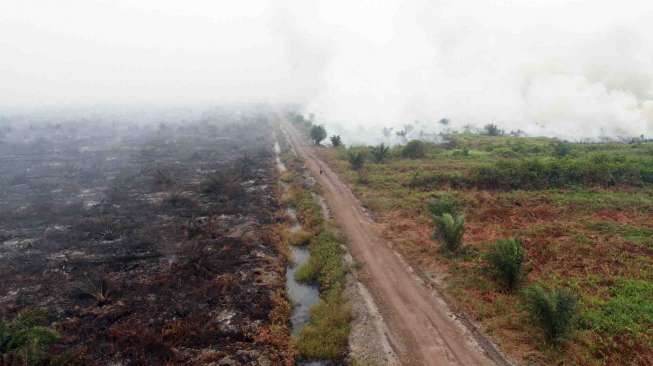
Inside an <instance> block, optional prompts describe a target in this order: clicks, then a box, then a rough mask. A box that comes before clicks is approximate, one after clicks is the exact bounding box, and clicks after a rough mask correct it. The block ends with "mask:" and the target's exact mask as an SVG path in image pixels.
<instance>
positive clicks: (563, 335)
mask: <svg viewBox="0 0 653 366" xmlns="http://www.w3.org/2000/svg"><path fill="white" fill-rule="evenodd" d="M525 295H526V300H527V303H528V309H529V310H530V312H531V315H532V316H533V318H534V319H535V321H536V322H537V323H538V324H539V325H540V326H541V327H542V328H543V329H544V332H545V335H546V339H547V341H549V342H550V343H552V344H556V345H557V344H560V343H562V342H563V341H565V340H566V339H567V337H568V336H569V335H570V334H571V332H572V331H573V329H574V327H575V323H576V319H577V317H578V298H577V297H576V296H575V295H574V294H572V293H571V292H570V291H569V290H566V289H558V290H554V291H547V290H545V289H543V288H542V287H540V286H538V285H534V286H532V287H529V288H528V289H526V291H525Z"/></svg>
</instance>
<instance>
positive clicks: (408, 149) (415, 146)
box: [401, 140, 426, 159]
mask: <svg viewBox="0 0 653 366" xmlns="http://www.w3.org/2000/svg"><path fill="white" fill-rule="evenodd" d="M424 155H426V147H425V146H424V142H422V141H420V140H411V141H409V142H408V143H407V144H406V146H404V148H403V149H401V156H402V157H404V158H409V159H420V158H423V157H424Z"/></svg>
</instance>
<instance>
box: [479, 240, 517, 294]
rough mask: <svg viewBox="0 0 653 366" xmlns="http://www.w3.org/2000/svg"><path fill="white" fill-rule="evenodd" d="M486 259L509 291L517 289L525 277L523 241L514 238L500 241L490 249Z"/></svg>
mask: <svg viewBox="0 0 653 366" xmlns="http://www.w3.org/2000/svg"><path fill="white" fill-rule="evenodd" d="M485 259H486V260H487V262H488V264H489V265H490V269H491V271H492V272H493V273H494V274H495V275H496V277H497V278H498V279H499V280H500V281H501V283H502V284H503V285H504V286H505V287H506V288H507V289H508V290H514V289H515V288H517V286H518V285H519V283H520V281H521V279H522V275H523V262H524V247H523V246H522V243H521V241H519V240H517V239H513V238H510V239H501V240H498V241H496V242H495V243H494V244H493V245H492V246H491V247H490V250H489V252H488V253H487V254H486V257H485Z"/></svg>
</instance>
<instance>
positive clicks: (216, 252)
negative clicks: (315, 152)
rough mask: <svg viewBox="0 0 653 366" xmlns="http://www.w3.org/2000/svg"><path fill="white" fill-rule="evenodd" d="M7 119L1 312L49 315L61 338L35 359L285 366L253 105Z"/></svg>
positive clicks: (270, 209)
mask: <svg viewBox="0 0 653 366" xmlns="http://www.w3.org/2000/svg"><path fill="white" fill-rule="evenodd" d="M7 126H11V127H9V128H5V130H4V131H5V133H4V134H3V135H4V138H3V141H2V143H0V160H1V161H2V163H1V164H0V275H1V276H2V279H3V281H2V282H0V317H2V318H4V319H6V321H9V320H11V319H15V318H16V316H18V314H25V312H26V311H33V310H35V309H38V310H41V311H43V312H44V314H45V319H43V320H42V321H41V323H42V325H44V326H47V327H49V328H51V329H53V330H54V331H56V333H58V335H59V337H58V340H57V341H56V342H54V343H53V344H51V345H49V346H48V348H47V354H49V355H46V354H42V355H35V359H36V360H37V361H36V363H39V362H41V361H39V360H42V362H41V363H43V364H48V363H50V364H53V363H57V362H58V363H60V364H80V365H81V364H83V365H107V364H124V365H144V364H210V363H212V362H216V364H220V365H222V364H225V365H231V364H249V363H254V364H285V363H288V362H289V360H290V359H291V357H290V356H289V349H290V346H289V334H288V326H287V324H288V316H289V312H290V306H289V304H288V302H287V301H286V299H285V296H284V292H283V286H284V277H283V274H284V271H285V267H284V265H285V259H284V256H283V255H282V254H281V251H282V249H281V244H280V243H281V242H280V239H279V237H278V235H277V234H275V231H274V230H273V225H274V224H275V222H276V220H277V217H276V212H277V209H278V202H277V198H276V183H275V182H276V179H277V176H276V173H275V171H274V165H273V154H272V141H271V138H270V133H269V132H270V130H271V129H270V126H269V123H268V121H267V120H266V117H265V116H264V115H263V114H261V113H258V112H256V111H246V112H238V113H220V114H214V115H209V116H207V117H206V118H204V119H203V120H201V121H196V122H185V123H179V124H174V123H162V124H160V125H154V126H152V125H149V126H140V127H139V126H137V125H132V124H116V125H111V124H106V123H104V124H97V123H93V121H83V122H78V123H63V124H51V123H45V124H28V123H20V124H14V125H11V124H7ZM4 351H6V354H5V356H3V357H4V361H5V362H8V363H9V364H11V363H12V362H19V361H24V360H22V359H21V357H24V356H21V352H22V351H20V350H14V351H13V352H12V351H11V350H4ZM4 351H3V352H4ZM44 353H45V352H44ZM21 364H22V363H21Z"/></svg>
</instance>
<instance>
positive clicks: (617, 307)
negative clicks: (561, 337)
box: [583, 278, 653, 336]
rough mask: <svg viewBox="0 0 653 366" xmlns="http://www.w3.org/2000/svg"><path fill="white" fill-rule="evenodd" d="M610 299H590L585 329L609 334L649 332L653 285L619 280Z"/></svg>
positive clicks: (652, 318)
mask: <svg viewBox="0 0 653 366" xmlns="http://www.w3.org/2000/svg"><path fill="white" fill-rule="evenodd" d="M609 292H610V298H609V299H607V300H605V299H590V301H589V304H588V309H587V310H586V311H585V312H584V314H583V323H584V326H585V327H586V328H589V329H596V330H599V331H600V332H602V333H606V334H609V335H618V334H623V333H632V334H634V335H635V336H638V335H641V334H645V333H646V332H647V331H650V325H651V324H653V283H651V282H650V281H643V280H632V279H623V278H621V279H618V280H617V281H615V283H614V284H613V285H612V286H610V289H609Z"/></svg>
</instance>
